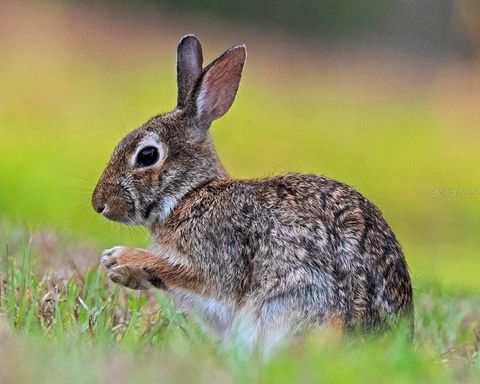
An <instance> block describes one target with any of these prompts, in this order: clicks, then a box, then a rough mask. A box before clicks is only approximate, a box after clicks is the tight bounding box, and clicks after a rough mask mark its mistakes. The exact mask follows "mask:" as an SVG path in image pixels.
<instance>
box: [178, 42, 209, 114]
mask: <svg viewBox="0 0 480 384" xmlns="http://www.w3.org/2000/svg"><path fill="white" fill-rule="evenodd" d="M202 64H203V55H202V46H201V45H200V41H198V39H197V38H196V37H195V36H194V35H186V36H184V37H182V39H181V40H180V42H179V43H178V48H177V86H178V98H177V108H179V109H183V108H184V107H185V105H186V103H187V97H188V94H189V93H190V91H191V89H192V88H193V85H194V84H195V82H196V81H197V79H198V76H200V73H201V72H202Z"/></svg>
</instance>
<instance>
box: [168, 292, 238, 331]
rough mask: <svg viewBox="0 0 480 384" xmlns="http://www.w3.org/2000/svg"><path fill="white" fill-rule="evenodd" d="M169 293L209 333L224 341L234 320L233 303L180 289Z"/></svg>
mask: <svg viewBox="0 0 480 384" xmlns="http://www.w3.org/2000/svg"><path fill="white" fill-rule="evenodd" d="M169 293H170V295H171V296H172V298H173V300H174V301H175V304H176V305H177V306H178V307H179V308H180V309H181V310H184V311H186V312H187V313H189V314H191V315H192V316H193V317H195V318H196V319H197V320H198V321H199V322H200V324H201V326H202V328H203V329H204V330H205V331H206V332H207V333H209V334H211V335H212V336H214V337H215V338H218V339H223V337H224V335H225V332H227V330H228V329H229V327H230V325H231V323H232V320H233V316H234V305H233V303H229V302H226V301H220V300H217V299H213V298H209V297H203V296H200V295H198V294H196V293H192V292H188V291H186V290H183V289H179V288H174V289H170V290H169Z"/></svg>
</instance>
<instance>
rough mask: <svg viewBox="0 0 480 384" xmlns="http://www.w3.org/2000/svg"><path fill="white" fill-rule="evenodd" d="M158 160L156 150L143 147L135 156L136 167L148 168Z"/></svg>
mask: <svg viewBox="0 0 480 384" xmlns="http://www.w3.org/2000/svg"><path fill="white" fill-rule="evenodd" d="M157 160H158V149H157V148H155V147H145V148H143V149H142V150H141V151H140V152H138V155H137V166H139V167H148V166H150V165H153V164H155V163H156V162H157Z"/></svg>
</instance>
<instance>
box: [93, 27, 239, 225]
mask: <svg viewBox="0 0 480 384" xmlns="http://www.w3.org/2000/svg"><path fill="white" fill-rule="evenodd" d="M245 58H246V50H245V46H243V45H240V46H235V47H233V48H231V49H229V50H227V51H226V52H225V53H223V54H222V55H221V56H220V57H218V58H217V59H216V60H214V61H213V62H212V63H211V64H209V65H208V66H207V67H205V68H204V69H202V61H203V59H202V49H201V46H200V42H199V41H198V40H197V39H196V38H195V37H194V36H192V35H188V36H185V37H184V38H182V40H181V41H180V43H179V45H178V52H177V83H178V99H177V107H176V108H175V109H174V110H173V111H172V112H169V113H166V114H163V115H159V116H156V117H154V118H152V119H150V120H149V121H148V122H146V123H145V124H143V125H142V126H141V127H140V128H137V129H136V130H134V131H133V132H131V133H130V134H128V135H127V136H126V137H125V138H124V139H123V140H122V141H121V142H120V143H119V144H118V145H117V147H116V148H115V150H114V152H113V155H112V157H111V159H110V161H109V163H108V164H107V167H106V168H105V170H104V172H103V174H102V176H101V178H100V180H99V181H98V183H97V186H96V188H95V191H94V193H93V197H92V204H93V207H94V209H95V210H96V211H97V212H98V213H102V214H103V215H104V216H105V217H106V218H108V219H111V220H115V221H121V222H124V223H128V224H139V225H151V224H153V223H154V222H156V221H162V220H164V219H165V218H166V217H167V216H168V215H169V213H170V212H171V211H172V209H173V208H174V207H175V205H176V203H177V202H178V201H179V199H181V198H182V197H183V196H184V195H186V194H188V193H189V192H191V191H193V190H195V189H196V188H198V187H200V186H201V185H203V184H205V183H208V182H209V181H211V180H214V179H217V178H222V177H226V176H227V175H226V172H225V170H224V168H223V166H222V165H221V163H220V161H219V159H218V156H217V153H216V151H215V148H214V146H213V144H212V141H211V138H210V135H209V133H208V128H209V127H210V124H211V123H212V121H213V120H215V119H218V118H219V117H221V116H223V115H224V114H225V113H226V112H227V111H228V109H229V108H230V107H231V105H232V103H233V101H234V99H235V95H236V93H237V90H238V86H239V83H240V77H241V74H242V69H243V65H244V63H245Z"/></svg>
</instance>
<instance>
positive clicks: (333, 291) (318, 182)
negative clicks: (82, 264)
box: [157, 174, 412, 328]
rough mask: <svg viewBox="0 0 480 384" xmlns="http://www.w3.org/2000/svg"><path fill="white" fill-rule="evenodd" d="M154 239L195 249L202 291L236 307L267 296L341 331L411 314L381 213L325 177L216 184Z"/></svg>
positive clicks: (395, 247) (402, 268)
mask: <svg viewBox="0 0 480 384" xmlns="http://www.w3.org/2000/svg"><path fill="white" fill-rule="evenodd" d="M157 239H158V241H159V243H160V244H162V242H167V243H169V244H168V247H169V248H175V249H176V251H177V253H178V254H182V255H185V256H184V257H186V258H187V259H188V258H189V255H192V253H194V252H197V253H198V255H201V259H202V260H203V264H202V265H201V266H200V269H201V270H202V273H203V275H204V276H205V279H206V283H205V284H204V285H203V289H204V291H203V292H202V294H206V295H209V296H215V297H218V298H219V299H223V300H228V301H232V300H233V301H234V302H235V303H236V305H237V306H238V307H240V306H242V305H244V304H245V303H247V302H248V303H250V304H249V305H251V306H253V307H256V308H260V307H261V306H262V305H265V303H269V302H270V303H275V304H274V307H288V308H290V312H292V313H298V319H301V321H302V322H306V323H307V325H314V324H321V323H323V322H325V321H327V320H329V319H332V318H340V319H341V320H342V322H343V324H344V325H345V327H347V328H352V327H358V326H359V327H362V328H374V327H377V326H381V325H383V324H385V320H387V319H389V318H396V317H397V316H398V315H406V314H410V313H411V311H412V297H411V295H412V292H411V283H410V278H409V274H408V270H407V266H406V263H405V260H404V256H403V253H402V251H401V248H400V246H399V244H398V242H397V240H396V238H395V236H394V234H393V232H392V231H391V229H390V227H389V226H388V224H387V223H386V222H385V220H384V219H383V217H382V214H381V213H380V211H379V210H378V209H377V208H376V207H375V206H374V205H373V204H372V203H370V202H369V201H368V200H367V199H365V198H364V197H363V196H362V195H361V194H359V193H358V192H357V191H355V190H354V189H353V188H351V187H349V186H347V185H344V184H342V183H339V182H336V181H333V180H331V179H328V178H324V177H320V176H314V175H298V174H289V175H285V176H278V177H272V178H267V179H263V180H249V181H236V180H224V181H214V182H212V183H209V184H207V185H205V186H203V187H201V188H199V189H198V190H196V191H194V192H192V193H191V194H190V195H188V196H187V197H186V198H184V199H183V200H182V202H181V203H180V204H179V206H178V207H177V209H175V210H174V212H173V214H172V215H171V217H170V218H169V220H168V221H167V223H165V225H164V226H163V230H160V231H159V232H158V237H157ZM197 259H198V257H197ZM212 279H214V281H211V280H212Z"/></svg>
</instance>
